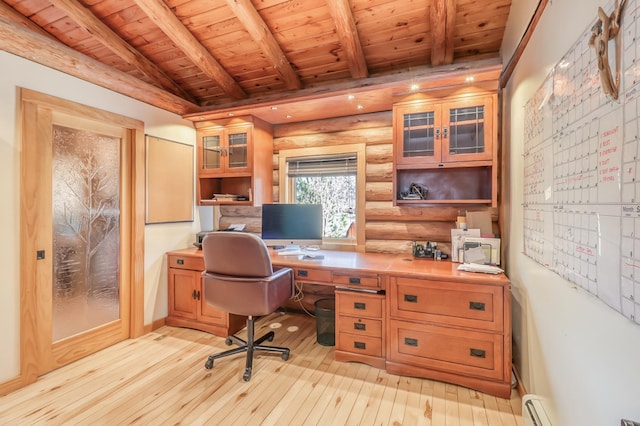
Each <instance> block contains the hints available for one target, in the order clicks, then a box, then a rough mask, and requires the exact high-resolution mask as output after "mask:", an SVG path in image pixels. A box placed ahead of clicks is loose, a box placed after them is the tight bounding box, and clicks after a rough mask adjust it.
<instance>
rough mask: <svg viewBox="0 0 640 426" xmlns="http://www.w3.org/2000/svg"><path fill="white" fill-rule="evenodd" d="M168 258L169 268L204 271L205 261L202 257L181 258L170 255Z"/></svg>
mask: <svg viewBox="0 0 640 426" xmlns="http://www.w3.org/2000/svg"><path fill="white" fill-rule="evenodd" d="M168 257H169V268H178V269H191V270H193V271H204V259H203V258H202V257H192V256H179V255H175V254H170V255H169V256H168Z"/></svg>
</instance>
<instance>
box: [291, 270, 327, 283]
mask: <svg viewBox="0 0 640 426" xmlns="http://www.w3.org/2000/svg"><path fill="white" fill-rule="evenodd" d="M294 273H295V280H296V281H302V282H320V283H327V284H330V283H331V275H332V274H331V271H325V270H321V269H306V268H294Z"/></svg>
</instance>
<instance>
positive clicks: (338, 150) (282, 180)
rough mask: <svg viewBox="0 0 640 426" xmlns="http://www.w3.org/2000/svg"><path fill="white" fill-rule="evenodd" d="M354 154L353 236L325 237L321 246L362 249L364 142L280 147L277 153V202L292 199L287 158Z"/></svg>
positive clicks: (291, 182)
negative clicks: (354, 213)
mask: <svg viewBox="0 0 640 426" xmlns="http://www.w3.org/2000/svg"><path fill="white" fill-rule="evenodd" d="M335 154H355V155H356V232H355V235H356V238H355V241H354V240H353V239H348V238H344V239H343V238H329V239H324V241H323V244H322V245H323V248H326V249H338V250H339V249H342V250H355V251H364V241H365V238H364V220H365V214H364V209H365V184H366V145H365V144H350V145H335V146H321V147H311V148H294V149H283V150H280V151H279V152H278V167H279V169H278V182H279V188H278V192H279V202H280V203H291V202H293V190H294V185H293V179H294V178H290V177H289V176H288V170H287V164H288V163H287V161H288V159H290V158H300V157H311V156H315V157H317V156H322V155H335Z"/></svg>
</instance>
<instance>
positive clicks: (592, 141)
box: [523, 0, 640, 324]
mask: <svg viewBox="0 0 640 426" xmlns="http://www.w3.org/2000/svg"><path fill="white" fill-rule="evenodd" d="M603 9H604V10H605V12H606V13H607V14H610V13H611V11H613V9H614V4H613V2H610V3H608V4H606V5H603ZM596 13H597V11H596V10H594V22H593V23H595V22H596ZM622 16H623V18H622V22H621V27H622V55H621V67H620V68H621V82H620V94H619V98H618V99H617V100H613V99H611V98H610V97H608V96H606V95H605V93H604V92H603V90H602V87H601V84H600V76H599V73H598V66H597V57H596V54H595V51H594V49H593V48H592V47H590V46H589V38H590V37H591V26H590V27H589V28H587V29H586V30H585V32H584V33H583V34H582V36H581V37H580V38H579V39H578V40H577V41H576V43H575V44H574V45H573V46H572V47H571V49H570V50H569V51H568V52H567V53H566V55H565V56H564V57H563V58H562V60H561V61H559V62H558V63H557V64H556V66H555V68H554V69H553V70H552V72H551V73H550V74H549V75H548V76H547V78H546V80H545V82H544V83H543V84H542V85H541V86H540V87H539V89H538V90H537V91H536V93H535V94H534V95H533V96H532V97H531V99H529V101H528V102H527V104H526V105H525V106H524V108H525V114H524V117H525V126H524V128H525V134H524V150H523V151H524V166H525V167H524V188H523V193H524V204H523V208H524V221H523V222H524V253H525V254H526V255H527V256H529V257H531V258H532V259H534V260H535V261H537V262H538V263H540V264H542V265H543V266H545V267H547V268H549V269H550V270H552V271H554V272H555V273H557V274H558V275H560V276H561V277H563V278H564V279H566V280H567V281H570V282H571V283H574V284H576V285H578V286H580V287H581V288H583V289H585V290H587V291H589V292H590V293H592V294H594V295H595V296H597V297H598V298H599V299H601V300H602V301H603V302H605V303H606V304H607V305H609V306H611V307H612V308H614V309H616V310H617V311H618V312H620V313H622V314H623V315H624V316H626V317H627V318H629V319H631V320H632V321H635V322H636V323H638V324H640V171H639V169H640V151H639V150H640V147H639V143H638V138H639V134H640V118H639V117H640V43H639V42H636V38H637V39H638V40H640V0H627V2H626V5H625V7H624V9H623V13H622ZM609 46H613V41H612V42H611V43H610V45H609ZM609 50H610V55H611V56H613V57H615V49H612V48H611V47H610V48H609ZM610 63H612V64H613V65H612V70H613V71H615V64H614V63H613V62H612V61H611V58H610Z"/></svg>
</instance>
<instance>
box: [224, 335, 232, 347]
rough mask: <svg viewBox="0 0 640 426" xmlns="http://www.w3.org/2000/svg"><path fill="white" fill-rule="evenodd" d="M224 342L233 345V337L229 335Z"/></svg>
mask: <svg viewBox="0 0 640 426" xmlns="http://www.w3.org/2000/svg"><path fill="white" fill-rule="evenodd" d="M224 343H225V344H226V345H227V346H231V345H232V344H233V340H231V337H227V338H226V339H225V341H224Z"/></svg>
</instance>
